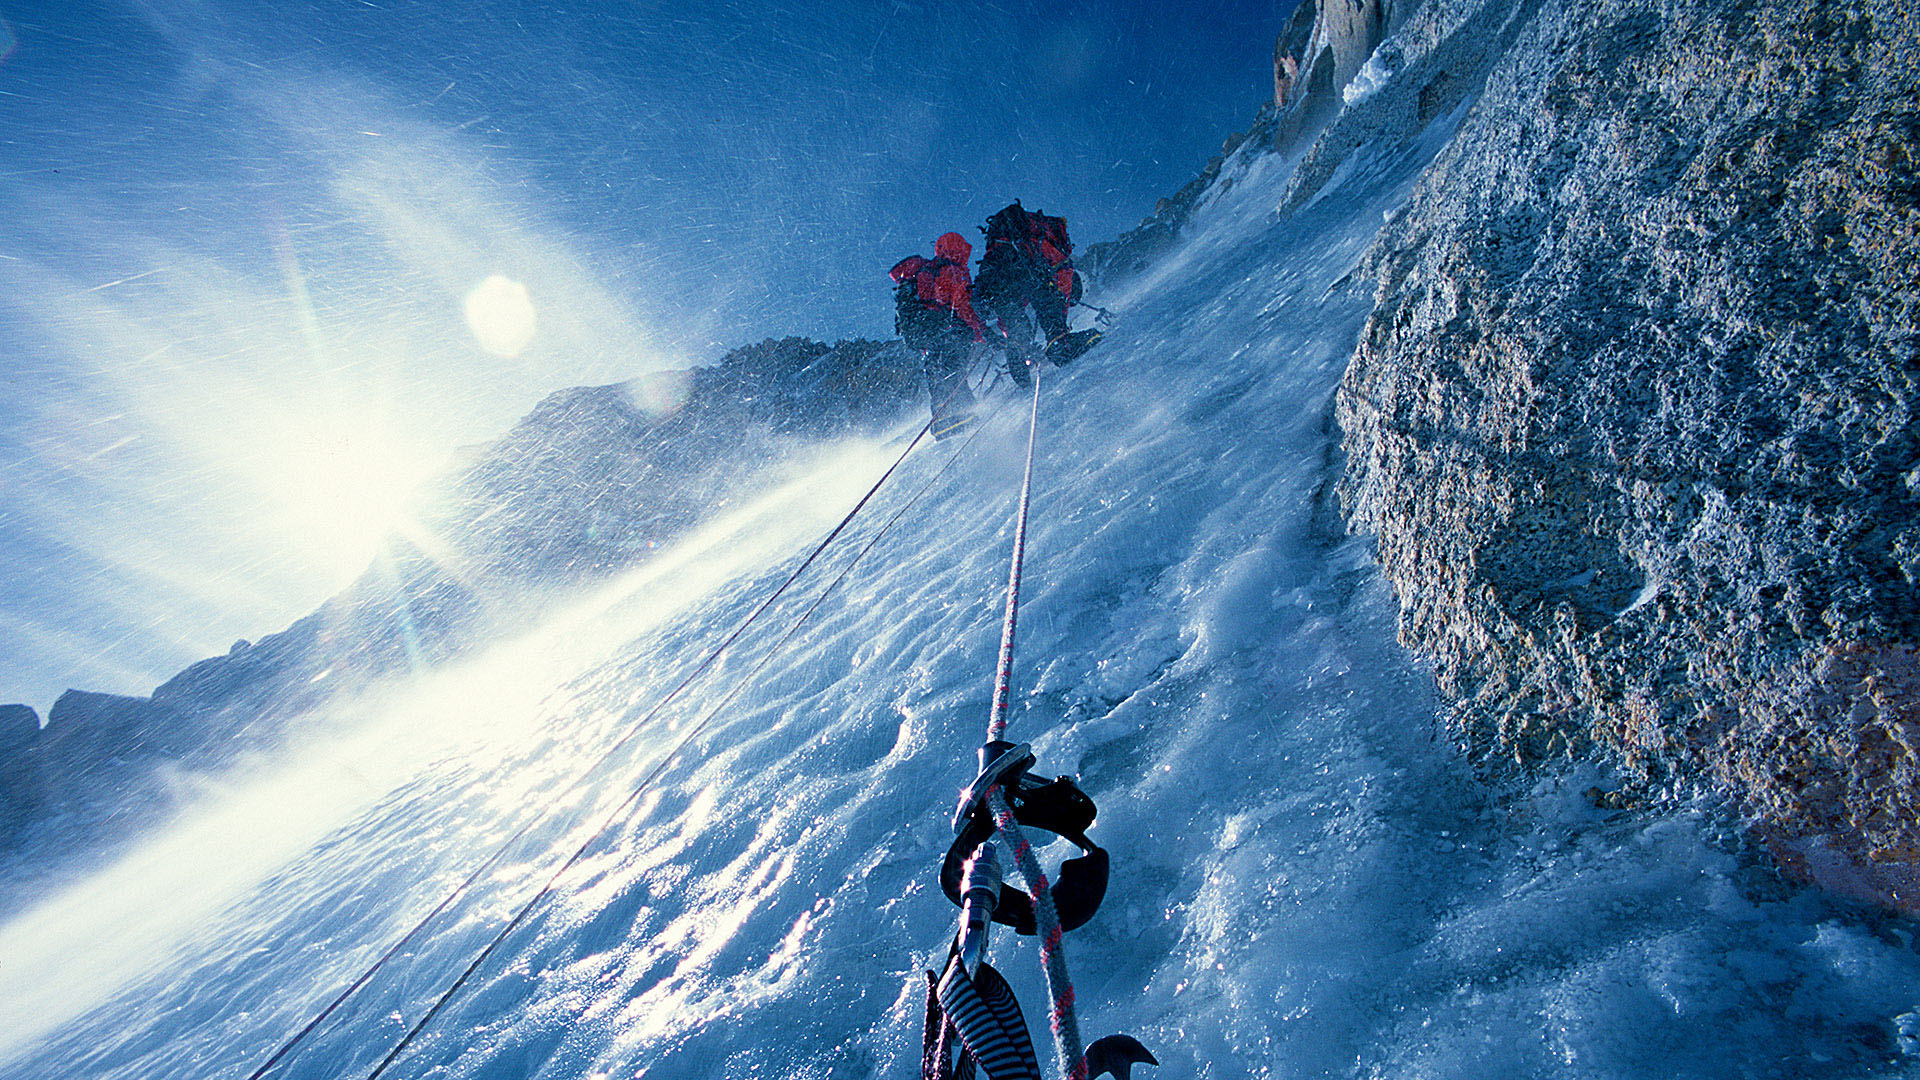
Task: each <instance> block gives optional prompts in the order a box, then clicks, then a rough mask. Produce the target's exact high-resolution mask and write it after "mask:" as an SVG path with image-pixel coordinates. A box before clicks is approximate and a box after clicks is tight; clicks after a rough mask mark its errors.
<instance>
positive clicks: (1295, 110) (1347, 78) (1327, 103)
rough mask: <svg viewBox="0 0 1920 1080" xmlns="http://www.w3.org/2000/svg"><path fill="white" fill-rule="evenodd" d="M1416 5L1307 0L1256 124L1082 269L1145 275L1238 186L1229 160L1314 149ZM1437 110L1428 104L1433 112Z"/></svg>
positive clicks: (1296, 13)
mask: <svg viewBox="0 0 1920 1080" xmlns="http://www.w3.org/2000/svg"><path fill="white" fill-rule="evenodd" d="M1414 6H1415V5H1414V4H1412V3H1411V2H1410V0H1397V2H1396V0H1301V2H1300V4H1299V5H1298V6H1297V7H1296V8H1294V10H1293V14H1292V16H1291V17H1290V18H1289V19H1288V20H1287V24H1286V26H1285V28H1284V29H1282V30H1281V32H1280V35H1279V36H1278V37H1277V38H1276V39H1275V40H1274V47H1273V100H1272V101H1270V102H1268V103H1267V104H1266V105H1265V106H1263V107H1262V108H1261V109H1260V111H1259V114H1258V115H1256V116H1255V117H1254V120H1253V124H1252V126H1251V127H1249V128H1248V129H1247V130H1246V131H1242V132H1237V133H1235V134H1233V135H1229V136H1228V137H1227V138H1226V140H1225V141H1224V142H1222V143H1221V145H1220V153H1219V154H1217V155H1215V156H1214V157H1213V158H1211V159H1209V160H1208V161H1207V163H1206V165H1204V166H1203V167H1202V168H1201V170H1200V174H1199V175H1198V176H1195V177H1194V178H1193V179H1192V180H1191V181H1189V182H1188V183H1187V184H1186V185H1185V186H1183V187H1182V188H1181V189H1180V190H1179V191H1176V192H1174V193H1173V194H1172V195H1170V196H1167V197H1166V198H1163V199H1161V200H1160V201H1159V202H1158V203H1157V204H1155V205H1154V208H1153V213H1152V214H1150V215H1148V216H1147V218H1146V219H1145V220H1143V221H1141V222H1140V224H1139V225H1136V226H1134V227H1133V228H1132V229H1129V230H1128V231H1127V232H1125V233H1122V234H1121V235H1120V236H1119V237H1117V238H1115V239H1113V240H1111V241H1106V242H1103V243H1098V244H1090V245H1088V246H1087V247H1086V249H1085V250H1084V251H1083V252H1082V253H1081V255H1080V257H1079V259H1078V260H1077V263H1078V265H1079V267H1080V269H1081V270H1082V271H1083V272H1085V273H1086V274H1087V275H1088V276H1089V278H1091V279H1092V280H1094V281H1096V282H1098V281H1102V280H1106V281H1117V280H1120V279H1122V278H1126V277H1128V276H1131V275H1133V274H1136V273H1138V272H1140V271H1141V270H1143V269H1145V268H1146V267H1147V266H1148V265H1149V264H1150V263H1152V261H1153V260H1154V259H1155V258H1157V257H1158V256H1159V255H1160V254H1161V253H1163V252H1165V251H1166V250H1167V249H1168V248H1170V247H1172V246H1173V244H1174V242H1175V241H1177V240H1178V239H1179V237H1180V231H1181V230H1182V229H1183V228H1185V227H1186V224H1187V222H1188V221H1189V220H1190V219H1191V218H1192V216H1193V212H1194V210H1196V209H1197V208H1198V207H1199V205H1200V202H1201V199H1202V196H1204V195H1206V194H1208V193H1209V192H1215V191H1218V190H1220V189H1221V188H1222V187H1223V186H1224V185H1227V184H1231V183H1232V170H1230V169H1228V168H1227V167H1226V165H1227V162H1228V160H1229V159H1230V158H1232V157H1233V156H1234V155H1235V154H1236V153H1239V154H1246V155H1252V154H1257V153H1265V152H1268V151H1274V150H1278V151H1286V152H1296V151H1300V150H1302V149H1303V148H1307V147H1310V146H1314V144H1313V142H1312V140H1313V139H1314V137H1315V136H1316V135H1318V134H1319V133H1320V131H1321V129H1322V128H1324V127H1325V126H1326V125H1327V124H1328V123H1329V122H1330V121H1331V120H1333V119H1334V118H1335V117H1336V116H1338V115H1339V114H1340V110H1341V105H1342V90H1343V89H1344V88H1345V87H1346V86H1347V85H1348V84H1349V83H1351V82H1352V80H1353V78H1354V76H1355V75H1356V74H1357V73H1359V72H1360V70H1361V69H1362V68H1363V67H1364V66H1365V65H1366V63H1367V62H1368V60H1369V59H1370V58H1372V57H1373V55H1374V53H1375V51H1376V50H1377V49H1378V47H1379V46H1380V45H1381V43H1382V42H1383V41H1384V40H1385V39H1386V37H1387V35H1388V34H1389V33H1391V32H1393V30H1394V28H1395V27H1396V26H1398V24H1399V23H1400V22H1401V21H1402V20H1404V19H1405V18H1407V16H1408V14H1409V12H1410V11H1411V10H1412V9H1413V8H1414ZM1430 6H1431V5H1427V7H1430ZM1421 10H1422V11H1425V10H1426V8H1424V7H1423V8H1422V9H1421ZM1441 21H1444V20H1441ZM1455 21H1457V20H1455ZM1480 45H1481V47H1484V43H1480ZM1444 79H1445V76H1444V75H1443V76H1442V80H1443V81H1444ZM1465 88H1466V87H1465V82H1464V81H1462V82H1461V84H1460V85H1459V86H1457V87H1455V88H1454V89H1453V92H1452V99H1451V101H1449V102H1448V103H1447V104H1448V105H1451V104H1453V103H1455V102H1457V101H1458V100H1459V98H1460V95H1461V94H1462V93H1463V92H1464V91H1465ZM1432 107H1433V105H1432V103H1429V115H1431V109H1432ZM1333 157H1334V155H1332V154H1323V155H1322V158H1323V159H1332V158H1333ZM1303 167H1306V168H1308V169H1309V171H1314V170H1316V169H1318V168H1319V166H1318V165H1313V166H1303ZM1328 171H1329V172H1330V171H1331V170H1330V168H1329V169H1328ZM1323 179H1324V177H1323Z"/></svg>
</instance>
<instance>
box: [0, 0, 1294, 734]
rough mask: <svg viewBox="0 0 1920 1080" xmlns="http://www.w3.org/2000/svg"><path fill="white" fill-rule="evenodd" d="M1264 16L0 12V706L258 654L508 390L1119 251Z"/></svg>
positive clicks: (992, 7) (342, 4)
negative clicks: (1060, 224) (937, 256)
mask: <svg viewBox="0 0 1920 1080" xmlns="http://www.w3.org/2000/svg"><path fill="white" fill-rule="evenodd" d="M1283 7H1284V8H1290V7H1291V4H1290V3H1287V2H1286V0H1282V2H1281V3H1273V2H1264V3H1243V4H1232V3H1226V4H1208V5H1191V6H1182V5H1165V4H1157V3H1127V4H1117V3H1110V4H1089V3H1050V4H1040V3H1006V4H978V5H966V4H922V3H896V2H889V0H881V2H874V3H855V4H843V5H837V6H833V7H828V6H825V5H812V4H797V3H796V4H782V3H643V2H635V3H599V4H555V5H541V4H531V3H489V4H470V5H428V4H419V3H397V2H385V0H330V2H327V3H311V2H310V3H299V2H286V3H271V4H269V3H252V4H237V3H236V4H228V3H218V2H211V0H209V2H178V3H158V2H156V3H129V4H117V3H97V2H92V0H77V2H60V3H29V4H19V3H6V2H5V0H0V20H4V23H3V25H4V29H0V55H4V59H0V162H3V164H0V223H4V227H0V341H4V342H5V343H6V345H5V346H4V347H0V373H3V377H0V406H3V407H4V410H5V415H6V416H7V417H8V420H7V422H6V423H5V424H4V425H0V462H3V463H4V468H5V472H4V476H3V477H0V643H3V644H0V701H14V700H21V701H26V702H28V703H30V704H34V705H36V706H39V707H41V708H43V709H44V707H45V706H46V705H47V704H49V703H50V702H51V700H52V698H53V697H54V696H55V695H57V693H58V692H59V691H60V690H61V689H63V688H65V687H67V686H80V687H86V688H91V689H102V690H110V691H115V692H122V693H144V692H146V691H147V690H148V689H150V688H151V687H152V686H153V685H154V684H155V683H156V682H157V681H159V680H161V679H163V678H165V677H166V676H167V675H169V674H171V673H172V672H173V671H175V670H177V669H178V668H180V667H181V666H183V665H184V664H186V663H188V662H191V661H192V660H194V659H197V658H199V657H201V656H204V655H207V654H209V653H213V652H220V651H224V650H225V648H226V647H227V645H228V644H230V643H231V642H232V641H233V640H234V639H236V638H240V637H248V638H253V637H258V636H261V635H263V634H266V633H270V632H273V631H275V630H278V629H281V628H283V627H284V626H285V625H286V624H287V623H288V622H290V621H291V620H292V619H293V618H296V617H298V616H299V615H300V614H303V613H305V612H306V611H309V610H311V609H312V608H313V607H314V606H315V605H317V604H318V602H319V601H320V600H321V599H323V598H324V597H325V596H326V595H328V594H329V593H331V592H332V591H334V590H335V589H337V588H338V587H340V585H342V584H344V582H345V581H346V580H349V579H350V578H351V577H352V576H353V574H354V572H355V571H356V570H357V569H358V568H359V567H360V566H363V565H364V564H365V561H366V559H367V557H368V556H369V554H370V553H371V551H372V549H373V545H374V543H375V538H376V537H377V535H378V533H379V532H380V530H381V529H383V528H385V527H386V526H387V525H389V524H390V523H391V517H392V515H393V514H394V513H395V512H396V510H397V507H398V504H399V502H400V500H401V499H402V498H403V497H404V494H405V491H406V489H407V488H408V486H409V485H411V484H412V483H414V482H415V481H417V479H418V478H419V477H420V476H421V475H424V474H425V473H426V472H428V471H430V470H431V469H432V468H433V467H435V466H436V465H437V464H438V463H439V462H440V461H442V460H443V459H444V455H445V454H446V452H447V451H448V449H449V448H451V447H453V446H456V445H459V444H462V443H470V442H474V441H478V440H482V439H485V438H489V437H491V436H493V435H495V434H497V433H498V432H500V431H501V430H503V429H504V428H505V427H506V426H507V425H509V424H510V423H511V422H512V421H513V420H514V418H516V417H517V416H519V415H520V414H521V413H523V412H524V411H525V410H526V408H527V407H528V406H530V405H531V404H532V403H533V402H534V401H536V400H538V399H539V397H540V396H542V395H543V394H544V393H546V392H547V391H550V390H552V389H555V388H558V387H562V386H567V385H574V384H579V383H583V382H606V381H613V380H616V379H621V378H626V377H629V376H632V375H635V374H639V373H641V372H644V371H647V370H652V369H654V368H658V367H684V366H688V365H690V364H696V363H707V362H711V361H712V360H714V359H716V358H717V357H718V356H719V355H720V353H722V352H723V351H724V350H725V349H726V348H728V347H731V346H734V345H738V344H743V343H747V342H751V341H755V340H758V339H760V338H762V337H766V336H770V335H773V336H778V335H785V334H805V335H809V336H814V337H820V338H824V339H829V340H831V339H835V338H840V337H850V336H890V331H891V310H890V304H889V291H888V288H887V282H886V281H885V278H884V274H885V270H886V268H887V267H888V266H890V265H891V264H892V263H893V261H894V260H896V259H897V258H899V257H900V256H901V255H904V254H906V253H908V252H910V251H915V250H921V249H926V248H929V247H930V243H931V239H932V237H933V236H934V235H936V234H937V233H939V232H942V231H945V230H948V229H961V230H964V231H967V232H968V233H969V234H970V235H971V232H972V226H974V225H976V224H978V223H979V221H980V220H981V219H983V218H984V217H985V216H986V214H988V213H990V212H991V211H993V210H994V209H996V208H997V207H999V206H1000V205H1003V204H1004V203H1005V202H1007V201H1009V200H1010V199H1012V198H1014V197H1016V196H1018V197H1020V198H1022V199H1024V200H1025V202H1026V203H1027V205H1029V206H1037V207H1041V208H1044V209H1046V210H1048V211H1049V212H1054V213H1064V214H1066V215H1067V216H1068V218H1069V220H1070V222H1071V223H1072V228H1073V232H1074V235H1075V239H1076V240H1077V241H1078V242H1080V243H1082V244H1085V243H1087V242H1089V241H1093V240H1098V239H1104V238H1110V237H1112V236H1114V235H1116V234H1118V233H1119V232H1121V231H1123V230H1124V229H1126V228H1128V227H1130V226H1131V225H1133V224H1134V223H1136V222H1138V221H1139V220H1140V218H1142V217H1143V216H1144V215H1145V214H1146V213H1147V211H1148V210H1149V209H1150V208H1151V207H1152V205H1153V202H1154V200H1155V199H1156V198H1158V197H1159V196H1161V195H1165V194H1169V193H1171V192H1172V191H1174V190H1175V189H1177V188H1178V187H1179V186H1180V185H1181V184H1183V183H1185V182H1186V180H1188V179H1189V178H1191V177H1192V175H1193V174H1194V173H1195V172H1196V171H1198V169H1199V168H1200V166H1201V165H1202V164H1203V163H1204V162H1205V161H1206V159H1207V158H1208V157H1209V156H1210V155H1212V154H1213V153H1215V152H1217V151H1218V149H1219V143H1220V140H1221V139H1222V138H1223V137H1224V136H1225V135H1227V134H1228V133H1230V132H1232V131H1235V130H1239V129H1242V128H1244V127H1245V126H1246V124H1247V122H1248V121H1249V120H1250V119H1251V118H1252V115H1253V113H1254V112H1255V110H1256V109H1257V108H1258V107H1259V105H1260V103H1261V102H1262V100H1263V99H1264V98H1265V96H1266V95H1267V93H1268V92H1269V88H1270V69H1269V66H1268V65H1269V60H1270V56H1271V48H1272V40H1273V35H1274V34H1275V33H1277V32H1278V30H1279V27H1280V24H1281V22H1282V21H1283V18H1284V15H1285V11H1283V10H1282V8H1283ZM443 8H445V9H451V10H443ZM483 282H492V283H493V284H495V285H498V286H500V288H499V289H495V290H492V291H488V290H483V289H481V285H482V283H483ZM500 296H505V297H506V298H507V301H508V303H507V308H506V309H505V310H506V314H505V315H504V316H502V315H498V313H497V312H496V313H495V315H494V316H488V314H487V311H486V310H480V311H479V312H478V313H476V308H475V306H474V305H475V304H477V303H482V302H483V301H485V299H486V298H487V297H496V298H497V297H500ZM516 298H517V299H516ZM484 306H485V305H484V304H483V307H484ZM516 313H519V314H516ZM488 317H495V318H496V320H497V318H505V319H507V328H506V331H505V339H504V340H505V342H506V343H505V344H500V339H498V338H497V336H496V337H493V338H490V337H488V336H487V334H486V331H485V327H484V326H483V323H484V322H485V320H486V319H487V318H488Z"/></svg>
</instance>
